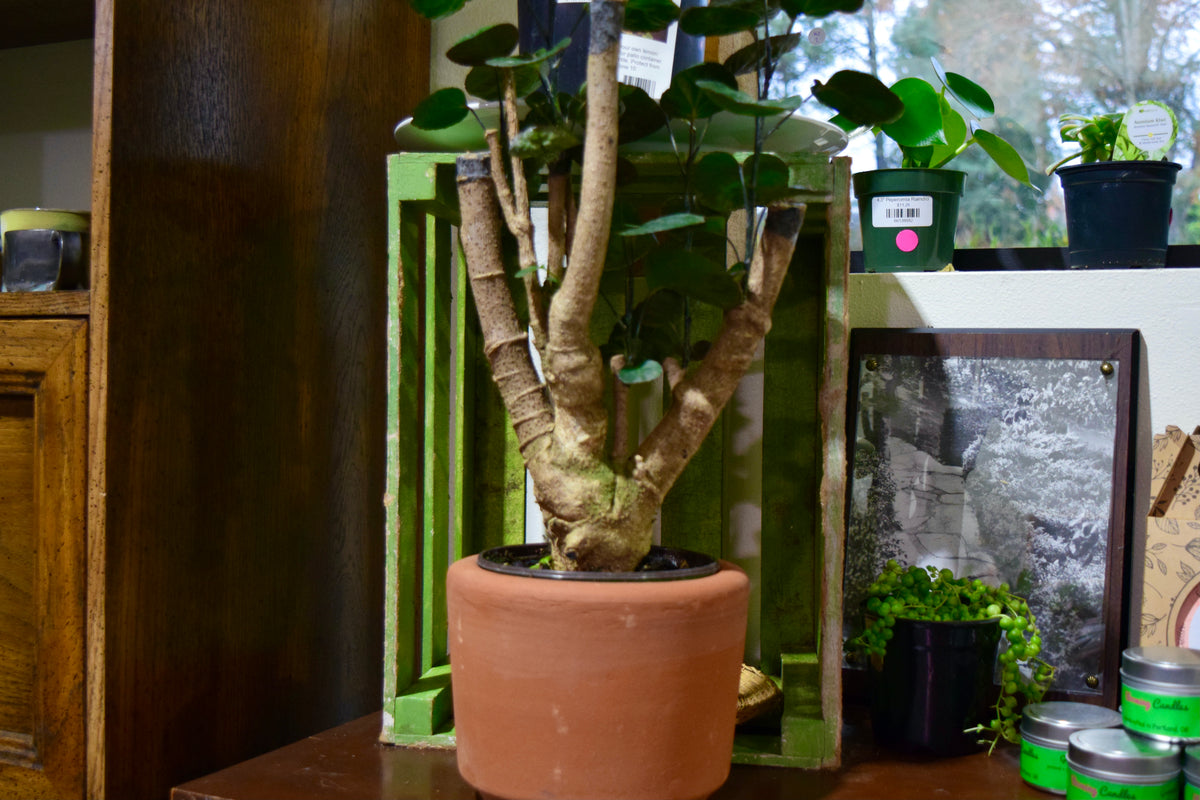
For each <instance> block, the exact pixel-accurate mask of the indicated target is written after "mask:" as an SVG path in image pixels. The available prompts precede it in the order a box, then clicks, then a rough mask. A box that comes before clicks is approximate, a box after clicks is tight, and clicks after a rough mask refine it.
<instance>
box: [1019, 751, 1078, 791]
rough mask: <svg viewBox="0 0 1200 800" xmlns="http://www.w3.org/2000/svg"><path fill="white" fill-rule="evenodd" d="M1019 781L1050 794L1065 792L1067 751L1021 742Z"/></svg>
mask: <svg viewBox="0 0 1200 800" xmlns="http://www.w3.org/2000/svg"><path fill="white" fill-rule="evenodd" d="M1021 780H1023V781H1025V782H1026V783H1028V784H1029V785H1031V786H1036V787H1038V788H1039V789H1049V790H1050V791H1052V792H1059V793H1060V794H1061V793H1062V792H1065V791H1066V790H1067V751H1066V750H1055V749H1054V748H1052V747H1042V746H1041V745H1040V744H1034V743H1032V742H1028V741H1022V742H1021Z"/></svg>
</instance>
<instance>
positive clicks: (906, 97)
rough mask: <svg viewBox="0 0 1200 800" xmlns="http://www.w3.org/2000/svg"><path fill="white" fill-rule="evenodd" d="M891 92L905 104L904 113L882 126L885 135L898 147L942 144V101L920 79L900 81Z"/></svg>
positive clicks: (939, 96)
mask: <svg viewBox="0 0 1200 800" xmlns="http://www.w3.org/2000/svg"><path fill="white" fill-rule="evenodd" d="M892 91H893V92H894V93H895V94H896V95H897V96H898V97H899V98H900V99H901V100H902V101H903V102H904V113H903V114H901V115H900V118H899V119H897V120H896V121H894V122H889V123H888V124H886V125H881V126H880V128H881V129H882V130H883V133H884V135H886V136H887V137H888V138H890V139H892V140H894V141H895V142H896V144H898V145H900V146H901V147H921V146H923V145H929V144H945V143H946V139H945V137H944V136H943V135H942V98H941V95H940V94H938V92H937V91H936V90H935V89H934V88H933V87H932V86H930V85H929V83H928V82H927V81H924V80H922V79H921V78H901V79H900V80H898V81H896V82H895V83H893V84H892Z"/></svg>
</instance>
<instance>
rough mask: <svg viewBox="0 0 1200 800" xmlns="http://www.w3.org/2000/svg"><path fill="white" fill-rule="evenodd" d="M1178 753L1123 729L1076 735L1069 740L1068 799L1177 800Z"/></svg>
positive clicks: (1176, 748)
mask: <svg viewBox="0 0 1200 800" xmlns="http://www.w3.org/2000/svg"><path fill="white" fill-rule="evenodd" d="M1180 752H1181V751H1180V747H1179V745H1177V744H1171V743H1169V742H1161V741H1156V740H1154V739H1146V738H1143V737H1141V736H1135V735H1133V734H1131V733H1129V732H1128V731H1126V730H1124V729H1122V728H1093V729H1091V730H1085V731H1076V732H1075V733H1072V734H1071V736H1070V738H1069V739H1068V740H1067V767H1068V770H1069V778H1068V782H1067V800H1096V798H1101V797H1115V798H1121V800H1178V797H1179V776H1180V772H1181V771H1182V764H1181V758H1180Z"/></svg>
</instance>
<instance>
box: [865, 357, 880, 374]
mask: <svg viewBox="0 0 1200 800" xmlns="http://www.w3.org/2000/svg"><path fill="white" fill-rule="evenodd" d="M877 369H879V362H878V361H876V360H875V359H873V358H868V359H867V371H869V372H874V371H875V370H877Z"/></svg>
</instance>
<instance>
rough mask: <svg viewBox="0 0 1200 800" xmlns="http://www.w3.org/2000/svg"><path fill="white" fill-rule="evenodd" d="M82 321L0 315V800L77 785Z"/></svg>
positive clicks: (69, 793) (80, 779)
mask: <svg viewBox="0 0 1200 800" xmlns="http://www.w3.org/2000/svg"><path fill="white" fill-rule="evenodd" d="M86 366H87V323H86V322H84V321H82V320H0V509H2V511H0V676H3V679H2V680H0V795H3V796H5V797H20V798H38V797H82V796H83V790H84V716H83V700H84V688H85V681H84V664H85V662H84V614H85V577H84V576H85V569H86V562H85V548H86V543H85V529H84V509H85V487H86V480H85V470H86V463H87V461H86V442H87V393H86V391H85V388H86V386H87V369H86Z"/></svg>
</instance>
